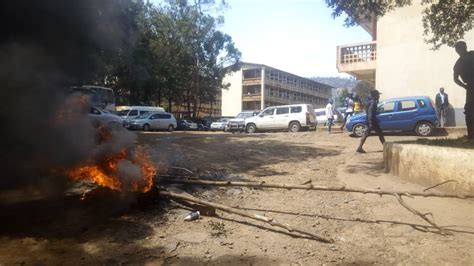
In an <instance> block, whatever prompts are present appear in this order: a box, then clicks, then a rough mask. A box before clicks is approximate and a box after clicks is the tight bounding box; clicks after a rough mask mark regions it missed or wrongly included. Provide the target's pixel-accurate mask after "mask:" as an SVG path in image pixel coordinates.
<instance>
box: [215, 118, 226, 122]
mask: <svg viewBox="0 0 474 266" xmlns="http://www.w3.org/2000/svg"><path fill="white" fill-rule="evenodd" d="M227 120H228V119H227V118H221V119H219V120H217V122H227Z"/></svg>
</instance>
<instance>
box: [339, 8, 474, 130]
mask: <svg viewBox="0 0 474 266" xmlns="http://www.w3.org/2000/svg"><path fill="white" fill-rule="evenodd" d="M425 7H426V6H422V5H421V0H414V1H413V4H412V5H410V6H406V7H403V8H396V9H394V10H392V11H390V12H388V13H387V14H385V15H384V16H383V17H382V18H379V19H378V20H377V19H372V20H364V21H360V23H359V24H360V26H362V27H363V28H364V29H365V30H366V31H367V32H368V33H369V34H370V35H371V36H372V41H371V42H366V43H356V44H349V45H341V46H338V47H337V69H338V70H339V72H345V73H348V74H350V75H352V76H354V77H356V78H357V79H359V80H367V81H369V82H372V83H374V84H375V86H376V88H377V89H378V90H379V91H381V92H382V93H383V94H382V96H383V97H382V100H383V99H388V98H394V97H401V96H415V95H427V96H430V97H431V98H432V99H434V97H435V95H436V93H437V92H438V91H439V88H440V87H444V88H445V92H446V93H448V95H449V99H450V102H451V105H452V106H451V107H452V108H451V110H450V112H448V125H450V126H463V125H465V120H464V114H463V108H464V103H465V99H466V91H465V90H464V89H463V88H461V87H459V86H458V85H456V84H455V83H454V81H453V66H454V63H455V62H456V60H457V59H458V58H459V56H458V54H457V53H456V52H455V51H454V48H452V47H448V46H446V45H444V46H442V47H441V48H440V49H439V50H436V51H434V50H431V46H430V45H428V44H426V43H425V42H424V36H423V23H422V11H423V9H424V8H425ZM464 40H465V41H466V43H467V45H468V50H474V31H473V30H471V31H469V32H468V33H467V34H466V35H465V37H464Z"/></svg>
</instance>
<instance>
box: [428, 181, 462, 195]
mask: <svg viewBox="0 0 474 266" xmlns="http://www.w3.org/2000/svg"><path fill="white" fill-rule="evenodd" d="M449 182H456V183H459V182H458V181H457V180H452V179H451V180H447V181H444V182H441V183H439V184H436V185H434V186H431V187H429V188H425V189H423V192H425V191H428V190H430V189H432V188H435V187H439V186H441V185H444V184H446V183H449Z"/></svg>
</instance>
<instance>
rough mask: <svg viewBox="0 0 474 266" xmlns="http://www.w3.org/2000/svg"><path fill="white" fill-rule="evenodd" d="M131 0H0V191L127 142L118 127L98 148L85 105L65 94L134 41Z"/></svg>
mask: <svg viewBox="0 0 474 266" xmlns="http://www.w3.org/2000/svg"><path fill="white" fill-rule="evenodd" d="M130 1H131V0H130ZM130 1H127V0H115V1H109V0H77V1H65V0H41V1H27V0H5V1H1V2H0V21H1V23H0V25H1V26H0V27H2V31H1V34H0V101H1V103H0V122H1V123H2V127H1V130H0V132H1V133H0V147H1V152H0V162H1V164H0V167H1V168H0V171H1V173H2V175H1V177H0V189H9V188H13V187H18V186H24V185H31V184H35V183H40V182H43V181H44V179H47V178H48V175H47V174H45V173H44V170H45V169H52V168H55V167H68V166H71V165H74V164H77V163H79V162H81V161H84V160H86V159H90V157H91V156H92V157H94V156H100V154H102V153H106V152H113V151H114V150H118V149H119V147H123V146H127V145H131V144H132V140H133V137H132V136H131V135H130V134H127V132H122V131H116V132H113V133H112V134H114V138H113V141H111V142H109V143H107V145H105V146H104V145H98V143H97V141H96V139H95V136H96V134H97V128H94V127H93V126H92V124H91V122H90V120H89V118H88V117H87V115H86V113H87V110H83V109H81V105H79V104H78V103H77V101H75V100H73V99H68V98H67V97H73V96H67V95H66V94H64V88H67V87H69V86H72V85H82V84H87V83H89V82H91V81H93V80H96V79H97V77H98V76H99V74H100V73H98V72H97V71H98V70H99V69H100V64H101V62H102V61H101V58H103V57H104V56H105V55H109V54H113V53H114V52H116V51H118V50H120V49H123V47H125V46H127V45H131V41H130V34H129V32H128V31H129V30H130V22H129V19H128V17H129V16H128V13H127V12H128V9H127V6H128V5H127V4H129V2H130ZM65 117H66V118H65Z"/></svg>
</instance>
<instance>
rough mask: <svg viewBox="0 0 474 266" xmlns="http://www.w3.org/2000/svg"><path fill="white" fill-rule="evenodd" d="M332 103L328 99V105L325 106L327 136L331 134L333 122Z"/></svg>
mask: <svg viewBox="0 0 474 266" xmlns="http://www.w3.org/2000/svg"><path fill="white" fill-rule="evenodd" d="M333 103H334V101H333V100H332V99H329V102H328V104H327V105H326V118H327V120H328V121H327V125H328V134H331V128H332V124H333V122H334V107H333Z"/></svg>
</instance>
